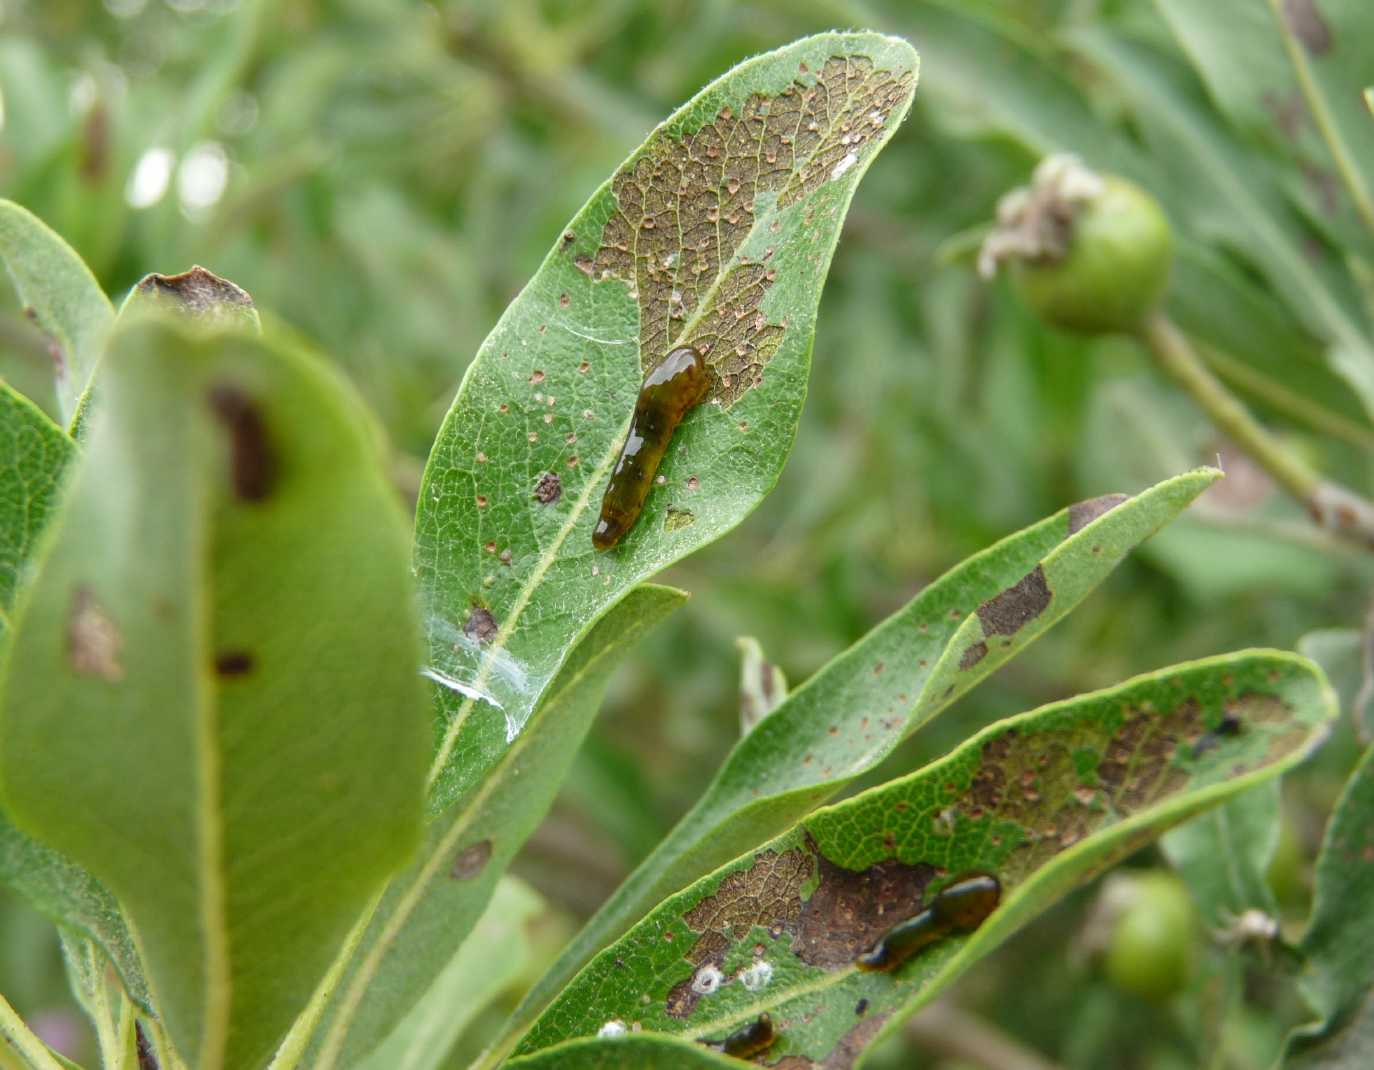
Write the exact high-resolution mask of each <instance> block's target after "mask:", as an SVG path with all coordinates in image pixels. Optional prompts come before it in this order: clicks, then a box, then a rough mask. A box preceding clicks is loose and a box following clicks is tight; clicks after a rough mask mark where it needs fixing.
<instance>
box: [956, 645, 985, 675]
mask: <svg viewBox="0 0 1374 1070" xmlns="http://www.w3.org/2000/svg"><path fill="white" fill-rule="evenodd" d="M987 656H988V645H987V643H974V644H973V645H972V646H971V647H968V648H966V649H965V650H964V653H963V655H962V656H961V657H960V658H959V668H961V669H971V668H973V667H974V666H975V665H977V664H978V663H979V662H980V661H982V660H983V659H984V658H985V657H987Z"/></svg>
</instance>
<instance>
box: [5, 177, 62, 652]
mask: <svg viewBox="0 0 1374 1070" xmlns="http://www.w3.org/2000/svg"><path fill="white" fill-rule="evenodd" d="M3 207H4V206H3V204H0V209H3ZM75 452H76V446H75V444H74V443H73V442H72V440H71V439H70V438H68V437H67V436H66V435H65V434H63V432H62V429H61V428H59V427H58V426H57V425H56V424H54V423H53V422H52V421H51V420H49V419H48V418H47V417H46V416H44V415H43V413H41V412H40V411H39V410H38V407H37V406H36V405H34V404H33V402H31V401H29V400H28V398H26V397H24V396H22V395H21V394H17V393H15V392H14V391H13V390H11V389H10V387H9V386H8V385H7V384H5V383H0V641H3V640H4V638H5V636H7V635H8V633H9V630H10V628H9V615H10V611H11V610H12V609H13V608H14V599H15V595H16V594H17V593H18V591H19V586H20V584H21V582H22V581H23V579H24V576H25V573H26V571H27V570H28V567H29V559H30V557H31V556H32V554H33V549H34V544H35V543H36V542H37V539H38V536H39V534H40V533H41V532H42V530H43V527H44V525H45V524H46V523H47V520H48V514H49V513H50V512H51V511H52V506H53V499H54V498H55V496H56V493H57V487H58V483H59V482H60V481H61V479H62V475H63V473H64V472H65V471H66V469H67V466H68V464H70V462H71V459H72V456H73V455H74V454H75Z"/></svg>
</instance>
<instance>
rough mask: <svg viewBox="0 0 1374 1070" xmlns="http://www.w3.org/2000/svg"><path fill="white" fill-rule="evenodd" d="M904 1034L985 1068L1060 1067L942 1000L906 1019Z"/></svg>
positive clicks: (1046, 1069)
mask: <svg viewBox="0 0 1374 1070" xmlns="http://www.w3.org/2000/svg"><path fill="white" fill-rule="evenodd" d="M906 1035H907V1036H908V1037H909V1038H910V1039H911V1040H913V1041H915V1042H916V1043H917V1044H919V1045H920V1046H921V1047H922V1048H924V1049H926V1050H927V1051H932V1052H935V1053H937V1054H939V1055H943V1056H946V1057H948V1058H950V1059H955V1060H962V1061H965V1062H970V1063H973V1064H975V1065H977V1066H981V1067H983V1068H984V1070H1059V1067H1058V1066H1057V1065H1056V1064H1055V1063H1053V1062H1051V1061H1050V1060H1048V1059H1046V1058H1045V1057H1044V1056H1043V1055H1041V1054H1040V1053H1039V1052H1037V1051H1034V1050H1032V1049H1031V1048H1028V1047H1026V1046H1025V1045H1024V1044H1022V1043H1021V1042H1020V1041H1019V1040H1017V1039H1016V1038H1015V1037H1013V1036H1011V1035H1010V1034H1008V1033H1004V1032H1002V1030H1000V1029H998V1028H997V1027H996V1026H995V1025H993V1024H992V1023H991V1022H988V1021H985V1020H983V1019H982V1018H979V1017H978V1016H977V1015H973V1014H969V1013H968V1012H967V1011H965V1010H961V1009H960V1008H958V1007H956V1006H954V1004H952V1003H947V1002H945V1001H943V1000H942V1001H939V1002H936V1003H932V1004H931V1005H930V1006H929V1007H927V1008H925V1010H923V1011H921V1012H920V1013H919V1014H917V1015H916V1016H915V1017H914V1018H912V1019H911V1020H910V1021H909V1022H907V1024H906Z"/></svg>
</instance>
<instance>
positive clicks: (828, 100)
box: [579, 55, 914, 405]
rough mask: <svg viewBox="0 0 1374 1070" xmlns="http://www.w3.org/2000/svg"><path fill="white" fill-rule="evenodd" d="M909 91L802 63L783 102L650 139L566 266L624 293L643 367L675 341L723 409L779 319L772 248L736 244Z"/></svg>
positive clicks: (849, 158) (844, 163)
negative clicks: (708, 374)
mask: <svg viewBox="0 0 1374 1070" xmlns="http://www.w3.org/2000/svg"><path fill="white" fill-rule="evenodd" d="M913 81H914V76H913V74H912V72H911V71H909V70H908V71H901V72H896V71H890V70H882V69H879V68H877V67H875V65H874V63H873V61H872V60H871V59H869V58H868V57H866V56H861V55H852V56H832V57H831V58H830V59H829V60H827V61H826V62H825V64H824V65H823V66H822V67H821V69H820V70H819V71H815V70H811V69H810V68H808V67H807V66H806V64H805V63H803V64H801V65H800V67H799V69H798V72H797V77H796V80H795V81H794V82H793V83H792V84H791V85H789V86H787V87H786V88H785V89H783V90H782V92H780V93H778V94H776V95H773V96H766V95H763V94H760V93H754V94H753V95H751V96H750V97H749V98H748V99H747V100H746V101H745V102H744V104H743V106H742V107H739V108H738V109H736V108H732V107H729V106H725V107H722V108H720V109H719V110H718V111H717V112H716V114H715V116H714V118H713V119H711V121H709V122H707V123H705V124H704V125H702V126H699V127H697V128H696V129H693V130H689V131H687V132H685V133H683V134H681V136H677V135H675V134H673V133H668V134H665V135H664V136H661V137H658V138H655V139H653V140H652V141H651V142H650V144H649V147H648V148H647V150H646V151H645V152H644V154H643V155H641V156H639V157H638V158H637V159H635V160H632V161H631V162H630V163H628V164H627V165H626V166H625V168H624V169H623V170H621V172H620V173H619V174H617V175H616V176H615V179H614V182H613V189H614V192H615V201H616V210H615V212H614V214H612V216H611V217H610V219H609V220H607V222H606V225H605V228H604V230H603V232H602V235H601V247H600V248H599V249H598V250H597V252H596V256H595V257H594V258H592V259H590V260H588V259H585V258H584V259H582V260H579V266H581V267H582V268H583V270H584V271H586V272H587V273H588V274H590V275H591V276H592V277H593V278H594V279H597V280H598V281H604V280H606V279H618V280H620V281H622V282H625V283H627V284H628V285H629V287H630V290H631V293H632V294H633V295H634V296H635V298H636V300H637V301H638V303H639V319H640V326H639V341H640V357H641V361H642V364H643V366H644V368H645V369H646V370H647V369H648V367H649V366H650V365H652V364H653V363H654V362H655V361H657V360H658V359H660V358H661V357H662V356H663V355H664V354H665V353H667V352H668V351H669V350H670V349H672V348H673V346H674V345H677V344H683V343H684V342H685V343H688V344H691V345H694V346H696V347H697V348H698V349H700V350H701V351H702V353H703V354H705V356H706V359H707V362H708V363H709V364H710V365H711V367H712V368H713V370H714V371H715V383H714V385H713V388H712V398H713V400H717V401H719V402H720V403H722V404H724V405H729V404H731V403H733V402H734V401H736V400H738V399H739V398H740V397H741V396H742V395H743V394H744V393H745V392H746V391H748V390H750V389H752V388H753V387H755V386H757V385H759V383H760V382H761V381H762V375H763V368H764V366H765V365H766V364H767V363H768V361H769V360H770V359H771V358H772V356H773V353H774V352H775V351H776V350H777V347H778V345H779V344H780V343H781V341H782V336H783V332H784V330H785V328H786V323H775V322H772V321H771V320H770V319H769V317H768V316H767V315H766V314H765V313H764V311H763V307H762V306H763V302H764V298H765V296H766V295H767V293H768V290H769V288H770V287H771V286H772V285H773V282H774V280H775V278H776V270H775V268H774V267H773V266H772V265H771V264H770V260H771V257H772V248H771V247H770V248H768V249H767V250H765V251H764V252H762V253H761V254H759V255H758V256H756V257H752V258H751V257H746V256H743V255H739V251H740V248H741V246H742V245H743V244H744V241H745V239H746V238H747V237H748V236H749V235H750V233H751V232H752V231H753V230H754V228H755V227H756V226H758V225H759V223H760V221H761V219H762V218H763V217H765V216H766V215H767V214H769V213H770V212H771V211H772V210H774V209H782V208H786V207H787V206H789V205H792V204H794V203H796V202H797V201H799V200H801V199H802V198H804V197H806V196H807V195H808V194H810V193H811V192H813V191H814V190H816V189H818V188H819V187H820V186H822V185H823V184H824V183H826V182H827V181H831V180H834V179H838V178H841V177H842V176H843V175H844V174H845V173H846V172H848V171H849V170H851V169H852V168H853V167H854V166H855V165H857V164H858V163H859V161H860V160H861V159H862V158H863V157H864V155H865V153H867V152H868V151H870V149H871V146H872V145H874V144H875V143H877V142H878V141H879V140H880V139H881V135H882V134H883V132H884V129H885V126H886V123H887V120H888V117H889V116H890V115H891V113H892V112H893V111H894V110H896V109H899V108H901V107H902V105H903V102H904V101H905V100H906V99H907V97H908V96H909V94H910V91H911V87H912V83H913Z"/></svg>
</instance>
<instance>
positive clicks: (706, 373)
mask: <svg viewBox="0 0 1374 1070" xmlns="http://www.w3.org/2000/svg"><path fill="white" fill-rule="evenodd" d="M710 387H711V370H710V369H709V368H708V367H707V366H706V358H705V357H703V356H702V355H701V351H700V350H698V349H695V348H693V347H692V346H678V348H676V349H674V350H671V351H669V353H668V355H667V356H666V357H664V358H663V359H662V360H660V361H659V362H658V363H657V364H655V365H654V366H653V367H652V368H650V369H649V374H648V375H646V376H645V377H644V387H643V389H642V390H641V391H640V396H639V403H640V404H641V405H644V404H646V403H648V404H653V405H662V406H667V407H671V408H673V409H675V410H676V412H677V413H678V417H679V419H680V418H681V415H682V414H683V413H685V412H686V411H687V410H688V409H690V408H692V406H694V405H698V404H700V403H701V401H702V399H704V398H705V397H706V392H707V391H708V390H709V389H710Z"/></svg>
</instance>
